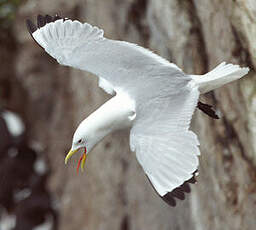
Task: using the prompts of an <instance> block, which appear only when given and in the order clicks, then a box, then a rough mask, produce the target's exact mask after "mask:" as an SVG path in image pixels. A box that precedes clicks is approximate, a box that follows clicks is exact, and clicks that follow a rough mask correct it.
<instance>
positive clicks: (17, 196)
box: [14, 188, 31, 202]
mask: <svg viewBox="0 0 256 230" xmlns="http://www.w3.org/2000/svg"><path fill="white" fill-rule="evenodd" d="M30 195H31V189H29V188H25V189H22V190H19V191H17V192H15V193H14V200H15V202H19V201H21V200H24V199H26V198H28V197H29V196H30Z"/></svg>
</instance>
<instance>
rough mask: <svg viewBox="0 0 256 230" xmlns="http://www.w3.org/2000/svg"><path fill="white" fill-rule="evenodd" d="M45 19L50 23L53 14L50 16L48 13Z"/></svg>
mask: <svg viewBox="0 0 256 230" xmlns="http://www.w3.org/2000/svg"><path fill="white" fill-rule="evenodd" d="M45 21H46V23H50V22H52V21H53V18H52V16H50V15H48V14H46V16H45Z"/></svg>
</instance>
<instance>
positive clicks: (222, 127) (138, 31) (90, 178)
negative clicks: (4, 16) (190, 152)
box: [0, 0, 256, 230]
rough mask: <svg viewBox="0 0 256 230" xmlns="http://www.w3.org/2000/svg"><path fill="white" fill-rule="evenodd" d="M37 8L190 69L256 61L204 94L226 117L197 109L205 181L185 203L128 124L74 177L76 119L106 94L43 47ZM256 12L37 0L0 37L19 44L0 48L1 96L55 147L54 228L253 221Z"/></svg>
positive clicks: (245, 225) (50, 152) (215, 3)
mask: <svg viewBox="0 0 256 230" xmlns="http://www.w3.org/2000/svg"><path fill="white" fill-rule="evenodd" d="M38 13H41V14H46V13H47V14H55V13H59V14H61V15H62V16H65V17H69V18H74V19H80V20H82V21H87V22H89V23H91V24H94V25H97V26H99V27H101V28H104V30H105V35H106V36H107V37H109V38H113V39H121V40H126V41H130V42H135V43H138V44H140V45H142V46H144V47H148V48H150V49H151V50H153V51H154V52H156V53H158V54H160V55H162V56H164V57H165V58H167V59H168V60H170V61H172V62H174V63H176V64H177V65H178V66H180V67H181V68H183V69H184V71H185V72H187V73H196V74H202V73H205V72H207V71H208V70H210V69H212V68H213V67H214V66H216V65H217V64H219V63H220V62H221V61H227V62H232V63H239V64H241V65H244V66H249V67H250V68H251V72H250V75H249V76H247V77H246V78H244V79H242V80H240V81H239V82H235V83H232V84H230V85H228V86H225V87H223V88H221V89H218V90H216V91H214V92H213V93H209V94H207V95H205V96H204V97H203V98H202V100H203V101H205V102H208V103H212V104H214V105H215V106H216V107H217V109H218V111H219V114H220V115H221V119H220V120H218V121H216V120H211V119H210V118H209V117H208V116H205V115H204V114H202V113H201V112H200V111H199V112H196V113H195V116H194V118H195V119H194V122H193V127H192V129H193V130H194V131H195V132H196V133H197V134H198V135H199V140H200V142H201V152H202V156H201V166H200V176H199V179H198V180H199V183H198V184H197V185H194V186H192V194H191V195H189V196H187V199H186V200H185V201H183V202H179V203H178V206H177V207H176V208H170V207H168V206H167V205H166V204H165V203H164V202H163V201H162V200H161V199H160V198H159V197H158V196H157V195H156V194H155V193H154V191H153V189H152V188H151V186H150V184H149V183H148V181H147V179H146V177H145V176H144V173H143V171H142V169H141V167H140V166H139V165H138V163H137V161H136V157H135V154H133V153H131V152H130V151H129V144H128V132H127V131H122V132H118V133H114V134H112V135H110V136H108V137H106V138H105V139H104V140H103V141H102V142H101V143H100V144H99V145H98V146H97V147H96V148H95V150H94V151H93V152H92V153H91V154H90V155H89V156H88V161H87V165H86V172H85V173H84V174H81V175H78V176H77V175H76V174H75V170H74V168H75V164H74V163H73V164H69V165H68V166H67V167H64V156H65V154H66V153H67V151H68V150H69V147H70V145H71V139H72V134H73V132H74V130H75V128H76V126H77V125H78V123H79V122H80V121H81V120H82V119H84V117H86V116H88V115H89V114H90V113H91V112H92V111H94V110H95V109H96V108H97V107H99V106H100V105H101V104H102V103H103V102H104V101H106V100H107V99H108V95H106V94H105V93H104V92H102V91H101V89H99V88H98V87H97V82H96V78H95V77H92V76H89V74H88V73H84V72H81V71H78V70H74V69H70V68H67V67H63V66H59V65H58V64H57V63H56V62H55V61H54V60H53V59H52V58H51V57H49V56H48V55H47V54H45V53H44V51H43V50H42V49H40V48H39V47H38V46H36V44H35V43H34V42H33V40H32V39H31V38H30V36H29V34H28V33H27V31H26V28H25V25H24V20H25V19H26V18H27V17H30V18H34V19H35V17H36V15H37V14H38ZM255 15H256V2H255V1H253V0H236V1H234V0H227V1H220V0H157V1H155V0H127V1H120V0H108V1H102V0H82V1H64V0H59V1H51V0H44V1H32V0H28V1H25V2H24V3H23V4H22V5H21V6H20V7H19V9H18V12H17V16H16V19H15V22H14V24H13V27H12V30H11V32H9V33H10V35H9V36H10V37H11V38H12V40H8V39H7V38H5V39H1V44H3V47H4V46H6V44H9V43H10V42H12V43H13V45H11V46H12V48H10V47H9V48H8V49H7V48H4V49H3V47H1V50H4V52H5V53H4V54H5V55H6V57H7V58H8V59H5V58H4V57H3V55H1V58H2V59H3V60H8V62H6V64H5V65H6V67H8V66H9V67H8V68H5V69H4V70H1V76H0V79H1V89H2V88H3V89H5V90H3V91H4V92H5V94H3V93H1V94H0V95H1V100H0V103H1V105H2V106H3V105H4V106H5V107H8V108H9V109H12V110H14V111H16V112H17V113H19V114H20V115H21V116H22V117H23V119H24V121H25V123H26V127H27V139H28V142H29V144H30V146H33V147H34V148H39V149H40V150H41V152H43V153H45V155H44V158H45V160H46V161H47V162H48V167H49V169H50V171H49V173H50V174H49V176H48V177H47V187H48V189H49V191H50V196H51V199H52V200H54V208H55V211H56V213H57V216H56V222H58V225H56V223H55V225H54V226H58V229H61V230H70V229H89V230H94V229H120V230H137V229H141V230H142V229H147V230H150V229H152V230H155V229H180V230H182V229H188V228H189V229H191V230H193V229H198V230H200V229H204V230H207V229H209V230H210V229H232V230H233V229H243V230H246V229H254V228H255V224H256V220H255V216H256V211H255V204H256V195H255V192H256V182H255V181H256V154H255V153H256V144H255V143H256V132H255V130H256V122H255V119H256V94H255V86H254V85H255V80H254V79H255V70H254V68H255V66H256V52H255V51H256V45H255V44H256V40H255V38H256V17H255ZM13 47H15V48H13ZM10 64H12V65H11V66H10ZM7 76H8V78H7ZM10 79H11V80H10ZM6 82H7V83H8V84H7V83H6ZM3 84H6V85H3ZM7 86H8V90H6V87H7ZM77 157H78V156H77ZM74 159H76V160H78V159H77V158H76V157H74ZM10 212H11V210H10Z"/></svg>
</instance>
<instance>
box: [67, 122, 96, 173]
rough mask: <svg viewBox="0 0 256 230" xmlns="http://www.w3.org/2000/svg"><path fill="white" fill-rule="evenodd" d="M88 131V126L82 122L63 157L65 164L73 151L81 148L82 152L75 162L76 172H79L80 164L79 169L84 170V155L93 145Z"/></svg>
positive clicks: (75, 151)
mask: <svg viewBox="0 0 256 230" xmlns="http://www.w3.org/2000/svg"><path fill="white" fill-rule="evenodd" d="M88 132H89V130H88V128H87V127H86V126H85V124H83V122H82V123H81V124H80V125H79V126H78V128H77V130H76V131H75V133H74V136H73V141H72V147H71V149H70V151H69V153H68V154H67V156H66V158H65V164H67V163H68V160H69V159H70V158H71V157H72V156H73V155H74V154H75V153H77V152H78V151H79V150H81V149H82V150H83V153H82V155H81V157H80V159H79V161H78V164H77V172H79V168H80V165H81V170H82V171H83V170H84V165H85V160H86V156H87V154H88V152H90V150H91V149H92V147H93V145H92V141H91V140H90V135H89V133H88Z"/></svg>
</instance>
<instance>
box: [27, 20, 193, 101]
mask: <svg viewBox="0 0 256 230" xmlns="http://www.w3.org/2000/svg"><path fill="white" fill-rule="evenodd" d="M56 19H57V20H56V21H54V20H55V19H53V18H51V17H50V16H46V17H42V16H38V28H37V27H35V26H34V25H33V23H32V22H31V21H30V20H28V21H27V24H28V28H29V31H30V32H31V35H32V37H33V38H34V39H35V41H36V42H37V43H38V44H39V45H40V46H42V47H43V49H44V50H45V51H46V52H47V53H49V54H50V55H51V56H52V57H54V58H55V59H56V60H57V61H58V62H59V63H60V64H63V65H67V66H72V67H75V68H78V69H82V70H86V71H89V72H91V73H93V74H95V75H97V76H98V77H99V79H100V81H99V85H100V86H101V87H102V88H103V89H104V90H105V91H106V92H108V93H111V94H113V93H114V92H117V91H118V90H122V91H124V92H126V93H128V94H129V95H130V96H132V97H133V98H135V99H138V98H139V99H140V100H141V101H146V100H148V99H149V98H154V97H156V96H159V95H162V96H163V95H166V94H169V93H170V92H171V91H173V90H175V91H176V89H177V87H178V86H180V85H181V86H183V85H184V84H186V83H187V82H188V81H190V80H191V78H190V77H188V76H186V75H185V74H184V73H183V72H182V71H181V70H180V69H179V68H178V67H177V66H176V65H175V64H172V63H170V62H168V61H167V60H165V59H164V58H161V57H160V56H158V55H156V54H154V53H152V52H150V51H149V50H147V49H144V48H142V47H139V46H137V45H135V44H132V43H128V42H124V41H117V40H110V39H107V38H105V37H103V30H101V29H99V28H97V27H95V26H91V25H90V24H87V23H84V24H82V23H80V22H78V21H72V20H63V19H58V17H57V18H56ZM153 89H157V90H153ZM137 102H138V101H137Z"/></svg>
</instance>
